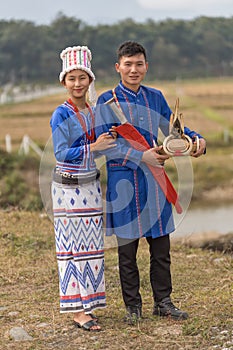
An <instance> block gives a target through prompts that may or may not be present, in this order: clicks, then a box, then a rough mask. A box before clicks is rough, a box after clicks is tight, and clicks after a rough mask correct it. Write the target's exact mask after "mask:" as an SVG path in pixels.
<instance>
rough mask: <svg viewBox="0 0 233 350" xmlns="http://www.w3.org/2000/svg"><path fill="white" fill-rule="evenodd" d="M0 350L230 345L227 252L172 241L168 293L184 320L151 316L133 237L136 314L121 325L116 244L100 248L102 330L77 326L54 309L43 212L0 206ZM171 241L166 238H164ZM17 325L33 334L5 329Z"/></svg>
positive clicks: (144, 251) (53, 269)
mask: <svg viewBox="0 0 233 350" xmlns="http://www.w3.org/2000/svg"><path fill="white" fill-rule="evenodd" d="M0 216H1V228H0V244H1V256H0V266H1V267H0V286H1V307H5V309H1V308H0V313H1V314H0V322H1V326H0V327H1V328H0V329H1V330H0V333H1V334H0V349H2V350H8V349H15V350H16V349H17V350H45V349H46V350H47V349H56V350H58V349H61V350H64V349H66V350H69V349H70V350H71V349H74V348H77V349H80V350H84V349H103V350H106V349H107V350H108V349H109V350H110V349H113V350H120V349H122V350H124V349H127V350H128V349H136V350H151V349H158V350H163V349H164V350H165V349H169V350H178V349H179V350H181V349H193V350H196V349H201V350H213V349H223V348H224V347H225V348H227V347H226V344H227V342H230V343H229V344H231V348H230V347H228V349H232V346H233V339H232V337H233V335H232V327H233V318H232V315H233V309H232V302H231V301H232V282H233V280H232V277H233V276H232V267H233V266H232V257H230V256H229V255H223V254H221V253H217V252H210V251H202V250H201V249H199V248H192V247H191V246H184V245H179V244H178V243H173V244H172V249H171V254H172V275H173V300H174V301H175V302H176V304H177V305H178V306H180V307H182V308H183V309H185V310H187V311H188V312H189V314H190V318H189V319H188V320H187V321H184V322H175V321H172V320H169V319H158V318H155V317H152V316H151V310H152V295H151V289H150V283H149V274H148V270H149V256H148V248H147V244H146V242H145V241H144V240H141V244H140V247H139V254H138V263H139V267H140V273H141V292H142V297H143V314H144V319H143V321H142V322H141V323H140V324H138V325H137V326H135V327H130V326H126V325H125V324H124V323H123V321H122V318H123V316H124V306H123V302H122V298H121V291H120V284H119V278H118V269H117V254H116V249H115V248H112V249H108V250H106V254H105V256H106V289H107V303H108V307H107V308H106V309H104V310H101V311H99V312H97V314H98V316H99V318H100V322H101V325H102V327H103V331H102V332H101V333H98V334H93V333H88V332H83V331H81V330H77V329H75V328H74V327H73V325H72V315H60V314H59V299H58V276H57V265H56V259H55V246H54V235H53V225H52V223H51V221H50V220H49V219H48V218H47V217H41V216H40V215H39V214H38V213H29V212H17V211H13V212H8V213H7V212H0ZM172 242H174V241H172ZM15 326H20V327H23V328H24V329H25V330H26V331H27V332H28V333H29V334H30V335H31V336H32V337H33V339H34V340H33V341H26V342H17V343H16V342H14V341H13V340H12V339H10V337H9V330H10V329H11V328H13V327H15Z"/></svg>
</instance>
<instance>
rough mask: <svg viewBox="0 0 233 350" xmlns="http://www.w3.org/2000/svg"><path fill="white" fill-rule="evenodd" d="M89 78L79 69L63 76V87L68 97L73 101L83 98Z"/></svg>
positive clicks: (89, 81)
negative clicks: (73, 99)
mask: <svg viewBox="0 0 233 350" xmlns="http://www.w3.org/2000/svg"><path fill="white" fill-rule="evenodd" d="M91 81H92V79H91V77H90V76H89V75H88V74H87V73H86V72H85V71H83V70H81V69H74V70H72V71H70V72H68V73H66V75H65V79H64V81H63V85H64V86H65V87H66V89H67V91H68V93H69V95H70V97H73V98H75V99H79V98H85V97H86V93H87V91H88V88H89V85H90V83H91Z"/></svg>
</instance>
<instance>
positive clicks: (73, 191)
mask: <svg viewBox="0 0 233 350" xmlns="http://www.w3.org/2000/svg"><path fill="white" fill-rule="evenodd" d="M52 199H53V214H54V230H55V242H56V255H57V262H58V273H59V286H60V312H61V313H64V312H79V311H84V312H85V313H86V314H88V313H90V312H92V310H94V309H96V308H103V307H105V306H106V300H105V280H104V238H103V230H102V225H103V206H102V193H101V187H100V182H99V180H95V181H93V182H90V183H87V184H82V185H73V184H72V185H71V184H68V185H64V184H60V183H56V182H53V183H52Z"/></svg>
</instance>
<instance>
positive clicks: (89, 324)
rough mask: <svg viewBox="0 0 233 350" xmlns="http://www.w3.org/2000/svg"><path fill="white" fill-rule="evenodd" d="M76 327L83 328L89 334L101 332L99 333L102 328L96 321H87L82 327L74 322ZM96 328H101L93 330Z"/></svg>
mask: <svg viewBox="0 0 233 350" xmlns="http://www.w3.org/2000/svg"><path fill="white" fill-rule="evenodd" d="M74 325H75V326H76V327H78V328H82V329H84V330H85V331H89V332H99V331H101V328H100V327H99V325H98V324H97V323H96V321H94V320H90V321H87V322H86V323H84V324H82V325H81V324H80V323H79V322H77V321H74ZM94 326H98V327H99V328H92V327H94Z"/></svg>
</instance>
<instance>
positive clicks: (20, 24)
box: [0, 13, 233, 85]
mask: <svg viewBox="0 0 233 350" xmlns="http://www.w3.org/2000/svg"><path fill="white" fill-rule="evenodd" d="M126 40H135V41H138V42H140V43H141V44H143V45H144V46H145V48H146V49H147V53H148V61H149V71H148V76H147V77H148V79H151V80H154V79H175V78H195V77H218V76H232V75H233V17H230V18H223V17H215V18H210V17H198V18H195V19H193V20H172V19H167V20H164V21H157V22H156V21H154V20H152V19H148V20H147V21H146V22H145V23H137V22H135V21H134V20H133V19H132V18H128V19H125V20H123V21H119V22H118V23H115V24H112V25H101V24H99V25H96V26H91V25H88V24H86V23H85V22H83V21H82V20H80V19H77V18H75V17H67V16H66V15H64V14H63V13H59V14H58V15H57V16H56V18H55V20H54V21H52V22H51V23H50V24H49V25H35V24H34V23H33V22H30V21H24V20H10V21H5V20H2V21H0V81H1V85H3V84H6V83H9V82H11V83H17V84H22V83H33V82H36V83H38V82H41V83H54V82H56V83H57V81H58V80H57V79H58V75H59V72H60V70H61V60H60V57H59V54H60V52H61V51H62V50H63V49H64V48H65V47H67V46H74V45H87V46H88V47H89V48H90V49H91V51H92V54H93V62H92V66H93V71H94V72H95V75H96V77H97V79H98V81H102V82H103V83H106V82H108V81H112V80H113V78H114V77H115V78H117V75H116V73H115V69H114V63H115V62H116V49H117V47H118V46H119V45H120V44H121V43H122V42H123V41H126Z"/></svg>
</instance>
